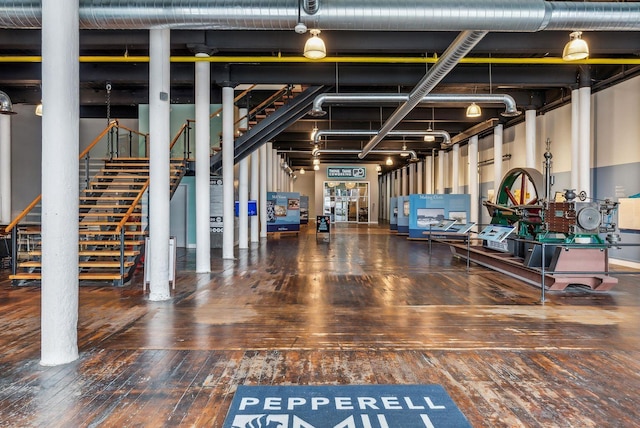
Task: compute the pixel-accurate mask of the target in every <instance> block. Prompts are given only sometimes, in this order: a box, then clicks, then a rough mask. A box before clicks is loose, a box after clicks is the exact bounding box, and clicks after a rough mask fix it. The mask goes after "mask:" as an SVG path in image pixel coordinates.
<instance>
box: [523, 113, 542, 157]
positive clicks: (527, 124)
mask: <svg viewBox="0 0 640 428" xmlns="http://www.w3.org/2000/svg"><path fill="white" fill-rule="evenodd" d="M524 114H525V116H524V128H525V165H526V166H527V168H534V169H535V168H536V111H535V110H527V111H525V113H524ZM538 169H539V168H538Z"/></svg>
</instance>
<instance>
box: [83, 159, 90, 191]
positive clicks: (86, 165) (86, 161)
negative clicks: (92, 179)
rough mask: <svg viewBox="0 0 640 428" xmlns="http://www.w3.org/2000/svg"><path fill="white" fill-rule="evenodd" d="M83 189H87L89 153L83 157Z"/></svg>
mask: <svg viewBox="0 0 640 428" xmlns="http://www.w3.org/2000/svg"><path fill="white" fill-rule="evenodd" d="M84 188H85V189H88V188H89V153H87V155H86V156H85V157H84Z"/></svg>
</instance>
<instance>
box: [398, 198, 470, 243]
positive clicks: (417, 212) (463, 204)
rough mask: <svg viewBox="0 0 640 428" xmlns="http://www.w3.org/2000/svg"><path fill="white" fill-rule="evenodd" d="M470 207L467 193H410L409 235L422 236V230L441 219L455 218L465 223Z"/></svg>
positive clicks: (412, 236)
mask: <svg viewBox="0 0 640 428" xmlns="http://www.w3.org/2000/svg"><path fill="white" fill-rule="evenodd" d="M470 207H471V197H470V196H469V195H432V194H421V195H418V194H416V195H410V196H409V237H410V238H424V237H425V235H424V234H423V232H424V231H428V230H429V226H431V225H434V224H436V223H438V222H440V221H441V220H443V219H455V220H457V222H458V223H460V224H466V223H467V221H468V219H469V216H470Z"/></svg>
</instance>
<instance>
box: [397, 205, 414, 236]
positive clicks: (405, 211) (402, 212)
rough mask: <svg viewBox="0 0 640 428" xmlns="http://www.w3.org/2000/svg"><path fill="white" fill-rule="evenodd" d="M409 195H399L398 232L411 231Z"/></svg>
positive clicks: (406, 232) (405, 232)
mask: <svg viewBox="0 0 640 428" xmlns="http://www.w3.org/2000/svg"><path fill="white" fill-rule="evenodd" d="M410 212H411V209H410V202H409V196H398V233H401V234H408V233H409V213H410Z"/></svg>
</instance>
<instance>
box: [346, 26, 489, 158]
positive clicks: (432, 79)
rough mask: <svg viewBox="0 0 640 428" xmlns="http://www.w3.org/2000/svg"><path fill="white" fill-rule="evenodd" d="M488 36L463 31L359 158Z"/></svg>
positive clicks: (482, 33)
mask: <svg viewBox="0 0 640 428" xmlns="http://www.w3.org/2000/svg"><path fill="white" fill-rule="evenodd" d="M486 34H487V32H486V31H463V32H462V33H460V34H459V35H458V37H456V39H455V40H454V41H453V42H452V43H451V45H450V46H449V47H448V48H447V50H446V51H445V52H444V53H443V54H442V57H441V58H439V59H438V61H437V62H436V63H435V64H434V65H433V67H432V68H431V70H429V71H428V72H427V74H426V75H425V76H424V77H423V78H422V79H421V80H420V82H418V84H417V85H416V87H415V88H414V89H413V91H411V93H410V94H409V98H408V99H407V101H406V102H405V103H404V104H402V105H401V106H400V107H398V108H397V109H396V110H395V111H394V112H393V114H391V116H390V117H389V118H388V119H387V121H386V122H385V123H384V124H383V125H382V128H380V132H379V133H378V134H376V135H375V136H374V137H373V138H371V140H370V141H369V142H368V143H367V144H366V145H365V146H364V147H363V148H362V153H360V154H359V155H358V158H360V159H362V158H364V157H365V156H366V155H367V153H369V152H370V151H371V150H372V149H373V148H374V147H375V146H376V145H378V143H379V142H380V141H382V140H383V139H384V137H386V135H387V134H388V133H389V131H391V130H392V129H393V128H395V127H396V126H397V125H398V124H399V123H400V122H401V121H402V119H404V118H405V116H406V115H408V114H409V113H410V112H411V110H413V109H414V108H415V107H416V106H417V105H418V104H419V103H420V101H421V100H422V99H423V98H424V97H425V96H426V95H427V94H428V93H429V92H430V91H431V90H432V89H433V88H434V87H435V86H436V85H437V84H438V83H440V81H441V80H442V79H444V77H445V76H446V75H447V74H448V73H449V72H450V71H451V70H453V68H454V67H455V66H456V64H458V62H460V60H461V59H462V58H464V56H465V55H466V54H467V53H469V52H470V51H471V50H472V49H473V47H474V46H475V45H476V44H477V43H478V42H479V41H480V40H482V38H483V37H484V36H485V35H486Z"/></svg>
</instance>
